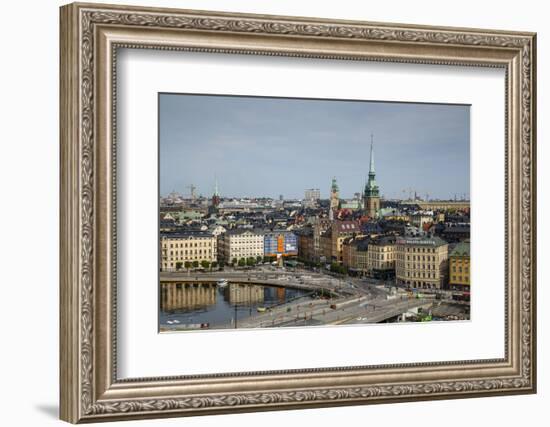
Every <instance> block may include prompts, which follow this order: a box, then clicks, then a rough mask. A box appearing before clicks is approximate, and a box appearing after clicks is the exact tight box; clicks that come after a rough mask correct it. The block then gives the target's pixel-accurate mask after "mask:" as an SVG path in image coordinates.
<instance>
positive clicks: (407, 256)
mask: <svg viewBox="0 0 550 427" xmlns="http://www.w3.org/2000/svg"><path fill="white" fill-rule="evenodd" d="M448 248H449V245H448V243H447V242H446V241H444V240H443V239H441V238H439V237H430V238H424V237H398V238H397V240H396V250H395V277H396V281H397V283H398V284H404V285H407V286H409V287H414V288H422V289H442V288H444V287H445V285H446V283H447V272H448V265H449V264H448V257H449V254H448Z"/></svg>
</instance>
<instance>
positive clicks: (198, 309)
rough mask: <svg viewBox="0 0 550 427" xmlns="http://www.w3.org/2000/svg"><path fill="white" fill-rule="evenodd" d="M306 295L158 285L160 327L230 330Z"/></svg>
mask: <svg viewBox="0 0 550 427" xmlns="http://www.w3.org/2000/svg"><path fill="white" fill-rule="evenodd" d="M306 294H308V293H307V292H306V291H303V290H300V289H292V288H284V287H276V286H264V285H256V284H250V283H228V284H227V285H226V286H220V285H218V283H216V282H203V283H185V282H181V283H177V282H161V284H160V324H161V326H162V327H169V326H172V327H174V326H176V325H177V326H178V328H179V329H181V328H182V327H183V328H186V327H187V326H188V327H189V328H196V327H197V325H200V324H208V327H210V328H216V327H232V325H233V326H234V325H235V319H237V320H240V319H245V318H247V317H249V316H251V315H254V314H256V313H257V310H262V309H265V308H268V307H272V306H275V305H278V304H284V303H286V302H288V301H291V300H294V299H296V298H301V297H304V296H305V295H306Z"/></svg>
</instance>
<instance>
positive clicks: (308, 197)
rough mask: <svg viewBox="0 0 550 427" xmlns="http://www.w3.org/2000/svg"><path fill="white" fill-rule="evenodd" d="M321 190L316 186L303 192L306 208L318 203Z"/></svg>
mask: <svg viewBox="0 0 550 427" xmlns="http://www.w3.org/2000/svg"><path fill="white" fill-rule="evenodd" d="M320 198H321V191H320V190H319V189H318V188H308V189H307V190H306V191H305V192H304V206H305V207H306V208H314V207H316V206H317V204H318V203H319V199H320Z"/></svg>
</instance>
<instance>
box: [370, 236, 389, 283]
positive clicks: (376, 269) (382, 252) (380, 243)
mask: <svg viewBox="0 0 550 427" xmlns="http://www.w3.org/2000/svg"><path fill="white" fill-rule="evenodd" d="M367 252H368V255H367V256H368V271H369V275H370V276H371V277H376V278H377V279H388V278H390V277H393V276H394V275H395V256H396V254H395V253H396V249H395V237H394V236H384V237H381V238H379V239H375V240H373V241H371V243H370V244H369V246H368V250H367Z"/></svg>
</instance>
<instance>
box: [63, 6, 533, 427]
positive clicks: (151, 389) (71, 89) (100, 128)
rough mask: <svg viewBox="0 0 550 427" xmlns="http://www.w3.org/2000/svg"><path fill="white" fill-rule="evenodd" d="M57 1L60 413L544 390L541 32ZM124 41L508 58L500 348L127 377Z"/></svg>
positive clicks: (283, 51)
mask: <svg viewBox="0 0 550 427" xmlns="http://www.w3.org/2000/svg"><path fill="white" fill-rule="evenodd" d="M60 13H61V38H60V43H61V45H60V52H61V63H60V67H61V80H60V92H61V93H60V109H61V111H60V135H61V177H60V180H61V205H60V212H61V218H60V230H61V235H60V384H61V396H60V399H61V411H60V414H61V415H60V416H61V419H63V420H65V421H68V422H71V423H79V422H94V421H112V420H123V419H137V418H155V417H170V416H189V415H202V414H218V413H228V412H248V411H259V410H281V409H295V408H311V407H323V406H332V405H358V404H370V403H383V402H401V401H414V400H431V399H445V398H463V397H478V396H489V395H497V394H522V393H534V392H535V391H536V169H535V167H536V163H535V159H536V125H535V124H536V116H535V105H536V101H535V94H536V35H535V34H533V33H520V32H508V31H494V30H479V29H462V28H460V29H459V28H443V27H441V28H439V27H424V26H413V25H401V24H382V23H369V22H353V21H331V20H323V19H312V18H296V17H282V16H263V15H245V14H231V13H217V12H203V11H189V10H174V9H160V8H143V7H126V6H112V5H98V4H79V3H75V4H70V5H67V6H63V7H62V8H61V11H60ZM119 48H131V49H161V50H174V51H177V50H182V51H198V52H204V53H209V52H213V53H227V54H233V53H239V54H246V55H267V56H289V57H304V58H318V59H341V60H355V61H365V60H369V61H381V62H386V61H387V62H397V63H410V64H443V65H449V66H453V65H462V66H463V65H468V66H483V67H499V68H502V69H504V70H505V73H506V88H505V91H504V92H503V96H505V104H506V120H505V123H506V129H505V136H506V161H505V162H506V164H505V171H506V176H505V177H503V179H504V180H505V187H506V197H505V198H506V203H505V205H506V212H505V218H506V219H505V230H504V233H505V246H506V248H505V254H504V256H505V259H506V263H505V264H506V268H505V281H506V283H505V286H506V306H505V322H506V325H505V351H504V353H505V357H504V358H502V359H491V360H469V361H457V362H433V363H431V362H430V363H416V364H414V363H413V364H399V365H389V364H388V365H381V366H359V367H357V366H353V367H347V366H341V367H334V368H319V369H317V368H312V369H300V370H287V371H273V372H271V371H269V372H263V371H262V372H243V373H238V374H228V373H219V374H208V375H197V376H181V377H159V378H137V379H130V380H128V379H123V380H121V379H119V378H118V377H117V358H116V352H117V350H116V349H117V334H116V310H117V293H116V253H117V241H116V228H115V221H116V202H115V200H116V182H115V181H116V180H115V176H116V164H117V159H116V150H115V147H116V145H115V143H116V141H115V140H116V121H117V117H116V108H115V107H116V102H117V98H116V90H115V89H116V83H117V81H116V78H117V76H116V72H115V70H116V68H115V65H116V60H117V49H119Z"/></svg>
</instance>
